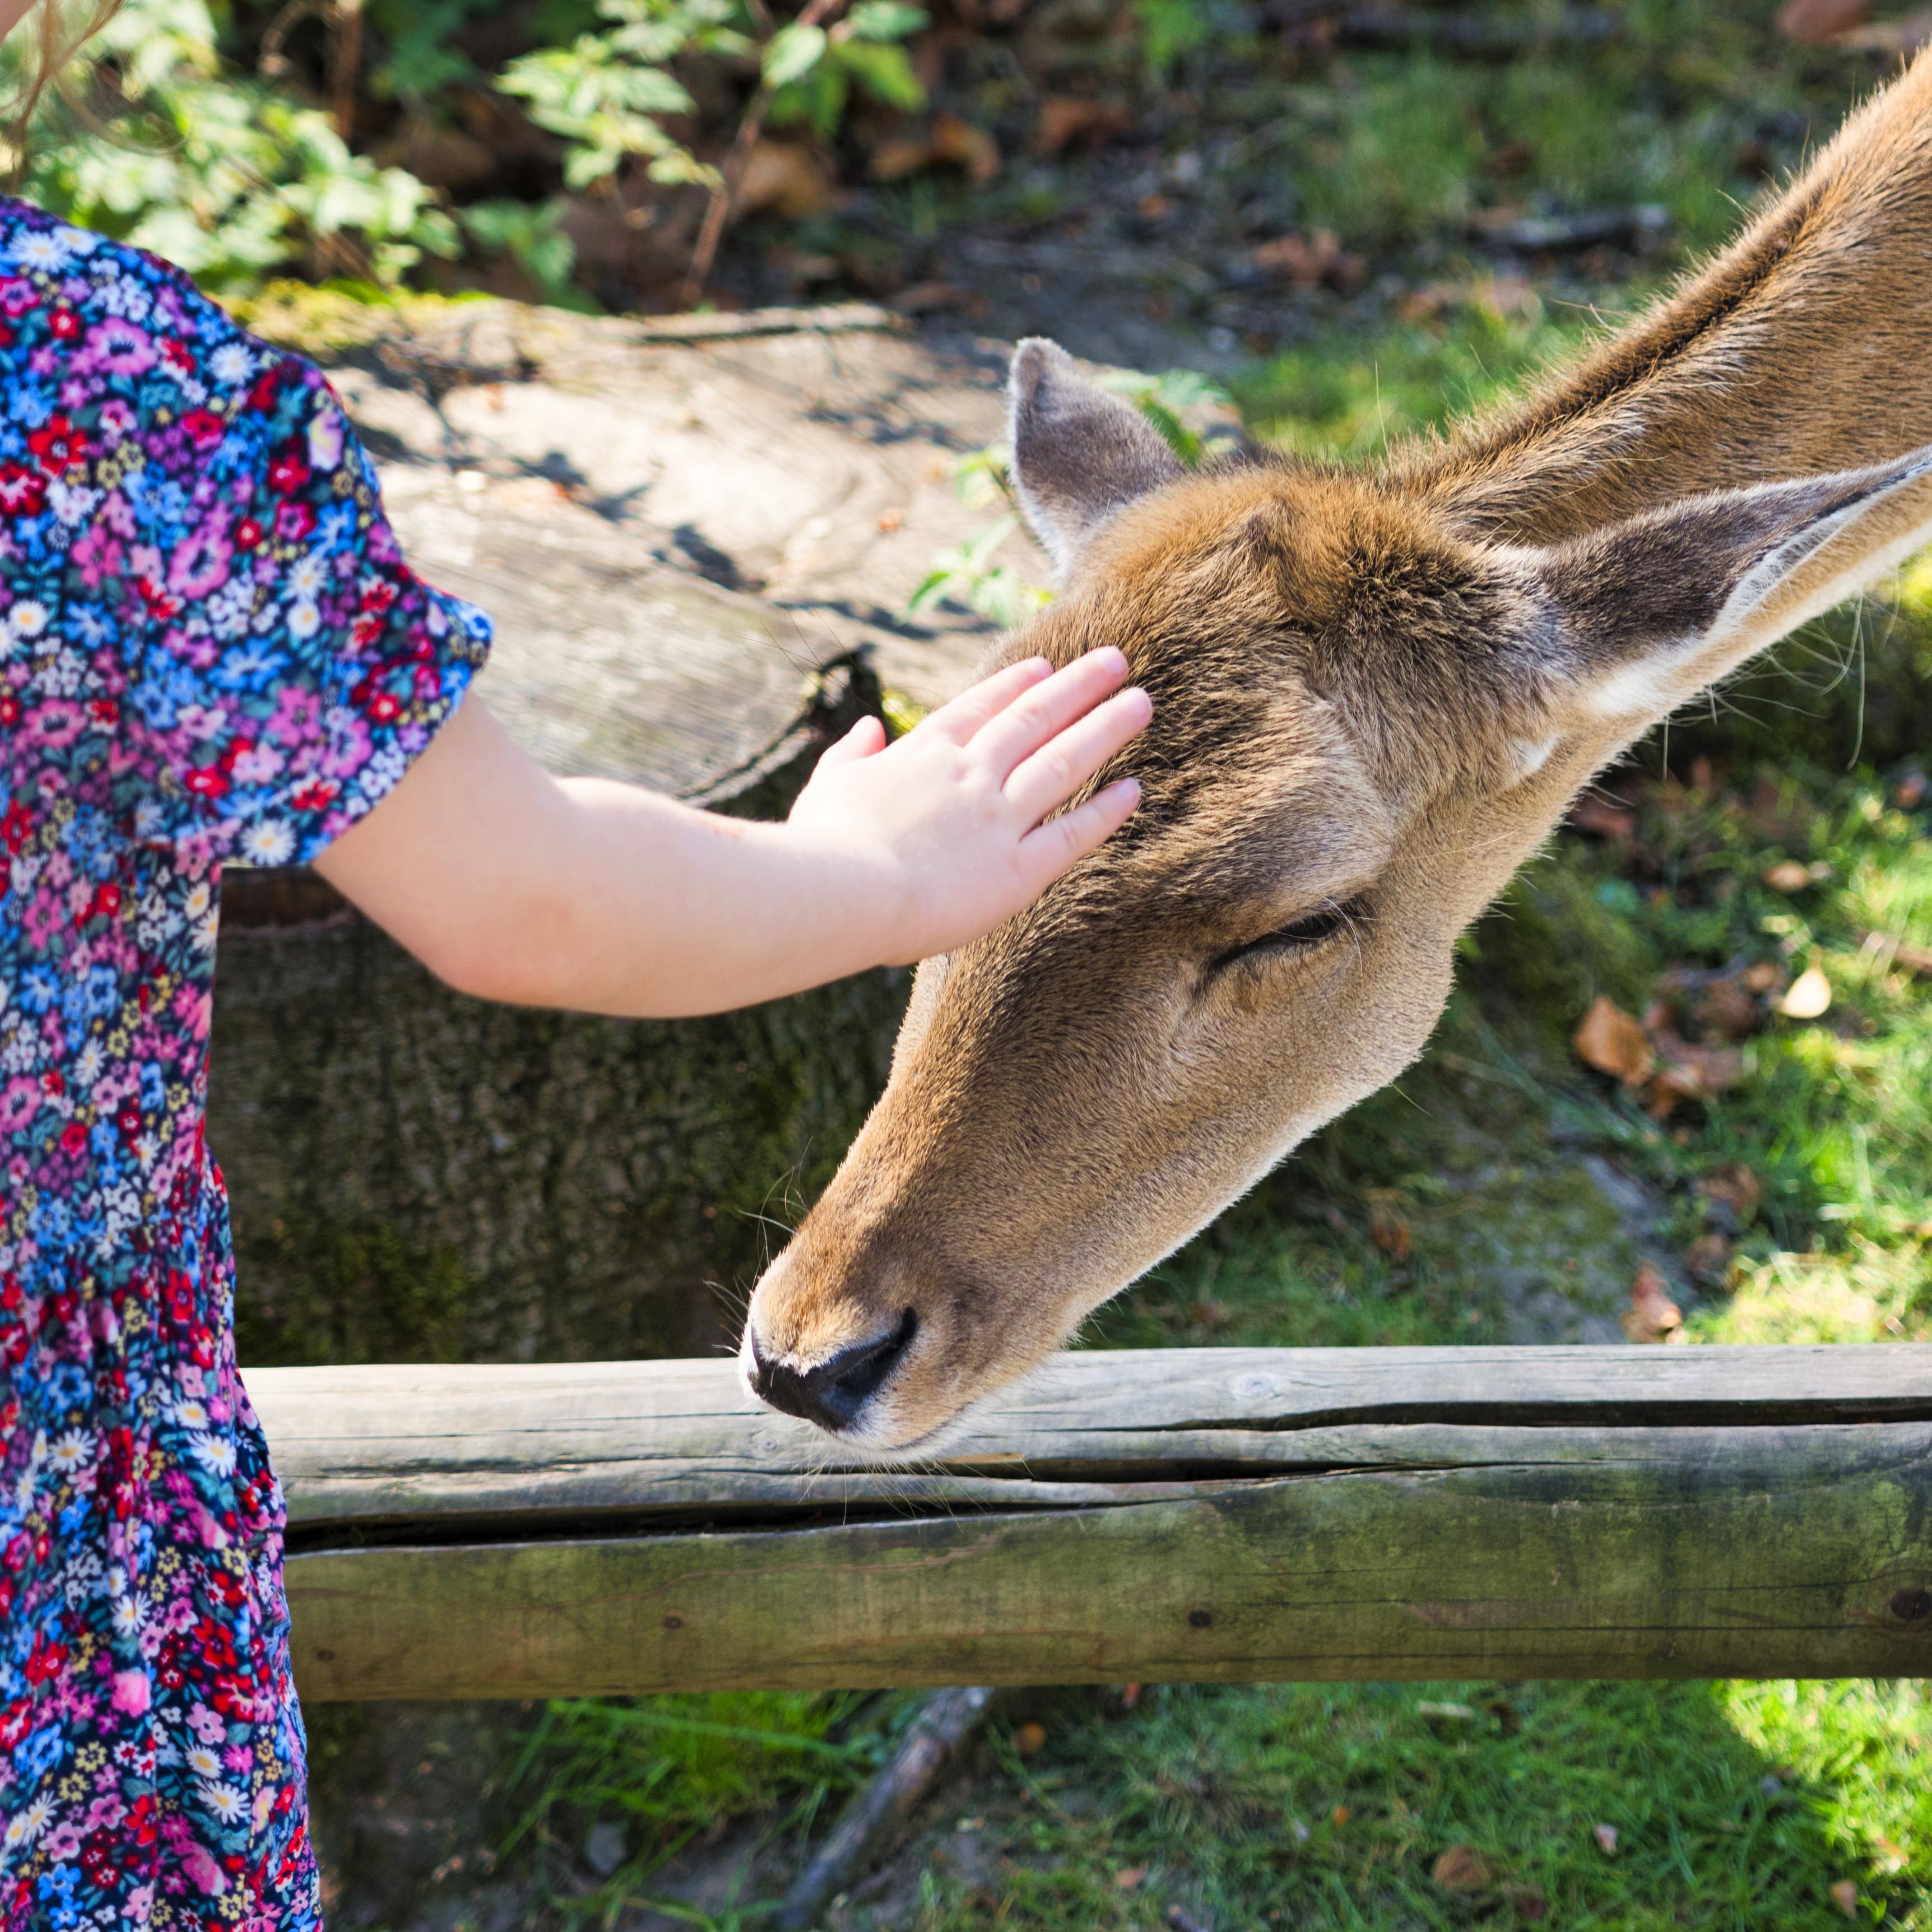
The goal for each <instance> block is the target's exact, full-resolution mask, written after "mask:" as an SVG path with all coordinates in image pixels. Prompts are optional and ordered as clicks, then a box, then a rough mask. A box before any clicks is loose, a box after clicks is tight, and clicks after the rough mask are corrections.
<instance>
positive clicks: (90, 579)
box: [68, 522, 124, 590]
mask: <svg viewBox="0 0 1932 1932" xmlns="http://www.w3.org/2000/svg"><path fill="white" fill-rule="evenodd" d="M68 555H69V556H71V558H72V559H73V560H74V563H75V564H76V565H77V567H78V568H79V569H80V580H81V582H82V583H84V584H86V586H87V587H88V589H90V590H98V589H100V588H101V584H102V583H103V582H104V581H105V580H107V578H108V577H118V576H119V575H120V574H121V568H122V565H123V562H124V556H123V553H122V551H121V546H120V544H118V543H117V542H116V541H115V539H114V538H113V535H112V534H111V533H110V531H109V529H108V528H107V524H106V523H104V522H101V523H90V524H89V525H88V526H87V528H86V529H85V530H83V532H81V534H80V539H79V541H77V542H76V544H74V548H73V549H72V550H70V551H69V552H68Z"/></svg>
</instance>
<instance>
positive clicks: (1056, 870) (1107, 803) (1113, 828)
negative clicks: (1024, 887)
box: [1020, 778, 1141, 894]
mask: <svg viewBox="0 0 1932 1932" xmlns="http://www.w3.org/2000/svg"><path fill="white" fill-rule="evenodd" d="M1140 802H1141V787H1140V781H1139V779H1138V778H1116V779H1115V781H1114V782H1113V783H1112V784H1110V785H1109V786H1108V787H1107V788H1106V790H1104V791H1097V792H1096V793H1094V796H1092V797H1091V798H1089V799H1082V801H1081V802H1080V803H1079V804H1078V805H1076V806H1075V807H1074V808H1073V810H1072V811H1063V812H1062V813H1061V814H1060V816H1059V817H1058V818H1049V820H1047V822H1046V823H1045V824H1044V825H1042V826H1037V827H1035V829H1034V830H1032V831H1031V832H1028V834H1027V835H1026V836H1025V838H1022V840H1021V841H1020V860H1021V863H1022V865H1024V866H1025V868H1026V871H1027V874H1028V882H1029V885H1030V888H1031V890H1032V891H1033V892H1035V893H1036V894H1037V893H1040V892H1044V891H1045V890H1046V889H1047V887H1048V886H1050V885H1052V883H1053V882H1054V880H1055V879H1057V878H1058V877H1060V875H1061V873H1062V872H1064V871H1066V870H1067V868H1068V867H1069V866H1070V865H1074V864H1076V863H1077V862H1079V860H1081V859H1084V858H1085V857H1086V856H1087V855H1088V853H1089V852H1091V851H1092V850H1094V848H1095V847H1097V846H1099V845H1101V844H1104V843H1105V842H1106V841H1107V840H1108V839H1109V838H1112V836H1113V835H1114V834H1115V832H1118V830H1119V829H1121V826H1123V825H1124V824H1125V823H1126V822H1127V819H1128V818H1129V817H1130V816H1131V815H1132V814H1133V809H1134V808H1135V806H1136V805H1139V803H1140Z"/></svg>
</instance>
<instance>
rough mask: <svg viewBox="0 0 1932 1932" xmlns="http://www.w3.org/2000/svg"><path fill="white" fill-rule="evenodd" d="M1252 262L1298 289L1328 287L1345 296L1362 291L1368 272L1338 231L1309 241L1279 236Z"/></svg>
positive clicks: (1257, 252)
mask: <svg viewBox="0 0 1932 1932" xmlns="http://www.w3.org/2000/svg"><path fill="white" fill-rule="evenodd" d="M1249 260H1251V261H1252V262H1253V263H1254V265H1255V266H1256V268H1258V269H1261V270H1262V272H1264V273H1265V274H1268V275H1275V276H1278V277H1279V278H1280V279H1281V280H1282V281H1285V282H1292V283H1293V284H1295V287H1297V288H1298V289H1313V288H1319V287H1321V286H1322V284H1324V283H1326V284H1328V287H1330V288H1331V289H1334V290H1335V291H1336V292H1337V293H1338V294H1341V295H1349V294H1351V293H1353V292H1354V291H1355V290H1357V289H1358V288H1360V287H1361V285H1362V278H1363V277H1364V275H1366V274H1367V264H1366V263H1364V261H1363V260H1362V258H1361V257H1360V256H1359V255H1352V254H1349V252H1348V251H1346V249H1345V248H1343V246H1342V244H1341V242H1340V239H1338V238H1337V236H1336V235H1335V233H1334V230H1333V229H1327V228H1318V229H1316V230H1315V231H1314V233H1313V234H1312V235H1310V236H1308V237H1307V239H1305V240H1304V239H1303V237H1301V236H1299V235H1283V236H1277V238H1276V239H1274V241H1272V242H1262V244H1261V245H1260V246H1259V248H1256V250H1255V251H1253V254H1251V255H1250V257H1249Z"/></svg>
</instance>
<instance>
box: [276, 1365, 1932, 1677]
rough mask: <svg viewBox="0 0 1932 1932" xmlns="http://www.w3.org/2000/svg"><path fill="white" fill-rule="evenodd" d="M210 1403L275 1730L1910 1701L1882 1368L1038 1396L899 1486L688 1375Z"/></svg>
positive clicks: (1911, 1505)
mask: <svg viewBox="0 0 1932 1932" xmlns="http://www.w3.org/2000/svg"><path fill="white" fill-rule="evenodd" d="M249 1382H250V1386H251V1391H253V1394H254V1399H255V1400H256V1403H257V1407H258V1408H259V1409H260V1412H261V1413H262V1415H263V1421H264V1423H265V1424H266V1427H267V1430H268V1432H269V1439H270V1442H271V1444H272V1446H273V1448H274V1450H275V1455H276V1458H277V1461H278V1466H279V1467H280V1469H281V1472H282V1476H283V1480H284V1484H285V1485H286V1487H287V1490H288V1493H289V1496H290V1514H291V1518H292V1532H291V1535H292V1549H293V1552H294V1553H293V1556H292V1557H291V1559H290V1565H289V1589H290V1601H291V1604H292V1606H293V1613H294V1616H295V1631H296V1634H295V1644H296V1667H297V1671H298V1674H299V1677H300V1679H301V1682H302V1688H303V1691H304V1694H305V1696H308V1697H311V1698H367V1697H527V1696H535V1695H544V1694H563V1693H586V1694H587V1693H592V1692H604V1691H611V1692H616V1691H629V1692H643V1691H658V1690H670V1689H716V1688H727V1687H730V1686H760V1685H765V1686H792V1687H797V1688H811V1687H814V1686H832V1685H871V1684H880V1683H887V1682H891V1683H904V1684H945V1683H959V1682H973V1683H997V1682H1043V1681H1051V1682H1081V1681H1107V1680H1109V1679H1127V1678H1142V1679H1146V1678H1155V1679H1159V1678H1168V1679H1181V1678H1202V1679H1213V1678H1222V1679H1244V1678H1247V1679H1271V1678H1291V1677H1328V1678H1347V1677H1428V1676H1457V1675H1464V1674H1489V1673H1500V1674H1505V1675H1509V1676H1696V1675H1700V1674H1705V1673H1720V1674H1726V1675H1751V1674H1759V1675H1783V1674H1786V1673H1799V1674H1848V1673H1866V1672H1870V1673H1913V1672H1917V1671H1921V1670H1928V1669H1932V1351H1927V1350H1923V1349H1916V1348H1912V1347H1909V1346H1897V1347H1888V1348H1872V1349H1853V1348H1831V1349H1804V1348H1790V1349H1685V1350H1682V1351H1679V1350H1664V1349H1329V1350H1292V1349H1280V1350H1244V1349H1199V1350H1183V1351H1173V1352H1166V1351H1138V1352H1123V1353H1119V1354H1104V1355H1103V1354H1094V1355H1072V1356H1067V1357H1064V1358H1061V1360H1060V1361H1057V1362H1055V1363H1054V1364H1052V1365H1050V1367H1049V1368H1047V1369H1046V1370H1043V1372H1042V1373H1040V1375H1039V1376H1037V1377H1035V1378H1034V1379H1032V1380H1031V1382H1029V1383H1028V1384H1027V1385H1025V1387H1023V1388H1021V1389H1019V1390H1018V1391H1014V1392H1013V1393H1011V1394H1009V1395H1008V1396H1007V1397H1006V1398H1005V1399H1004V1400H1003V1401H1002V1402H1001V1403H996V1404H991V1405H989V1406H988V1407H987V1408H986V1409H985V1410H984V1411H983V1412H981V1413H980V1415H979V1416H978V1417H977V1418H976V1419H975V1420H974V1422H973V1423H972V1424H971V1426H970V1427H969V1429H968V1430H967V1431H966V1432H965V1433H963V1434H962V1436H960V1437H959V1439H957V1440H956V1442H953V1444H952V1445H950V1446H949V1447H948V1448H947V1450H946V1451H945V1453H944V1456H943V1457H941V1458H939V1459H937V1460H934V1461H932V1462H929V1463H927V1464H926V1465H925V1466H923V1467H922V1468H920V1469H916V1470H907V1469H895V1468H890V1467H883V1466H876V1465H874V1466H867V1465H866V1464H865V1463H862V1462H860V1461H857V1460H853V1459H850V1458H847V1459H843V1460H841V1458H840V1457H838V1454H836V1452H835V1451H834V1450H833V1449H832V1445H829V1444H827V1443H826V1441H825V1439H823V1437H820V1436H817V1435H815V1434H814V1433H812V1432H811V1431H809V1430H806V1429H805V1427H803V1425H802V1424H795V1423H793V1422H791V1421H788V1420H787V1419H786V1418H781V1417H775V1416H772V1415H769V1414H768V1413H766V1412H764V1411H763V1410H761V1409H758V1408H757V1406H755V1405H754V1404H752V1403H751V1402H750V1401H749V1400H748V1399H747V1398H746V1397H745V1396H744V1394H742V1391H740V1389H739V1387H738V1385H737V1382H736V1375H735V1372H734V1370H733V1368H732V1367H731V1365H730V1364H728V1363H721V1362H678V1363H602V1364H569V1365H563V1366H559V1367H522V1368H516V1369H500V1368H478V1367H434V1368H347V1369H318V1370H269V1371H258V1372H255V1373H252V1374H251V1376H250V1377H249ZM700 1526H702V1527H700Z"/></svg>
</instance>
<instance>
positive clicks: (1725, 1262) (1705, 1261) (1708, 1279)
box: [1684, 1234, 1731, 1288]
mask: <svg viewBox="0 0 1932 1932" xmlns="http://www.w3.org/2000/svg"><path fill="white" fill-rule="evenodd" d="M1684 1270H1685V1273H1686V1274H1688V1275H1689V1276H1690V1277H1691V1280H1694V1281H1699V1282H1702V1283H1703V1284H1704V1286H1706V1288H1721V1287H1722V1286H1724V1283H1725V1282H1726V1280H1727V1279H1728V1278H1729V1277H1730V1272H1731V1244H1730V1242H1729V1241H1726V1240H1725V1239H1724V1236H1723V1235H1716V1234H1712V1235H1699V1236H1698V1237H1697V1239H1696V1240H1695V1241H1693V1242H1692V1243H1691V1245H1690V1246H1689V1247H1688V1248H1686V1249H1685V1250H1684Z"/></svg>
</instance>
